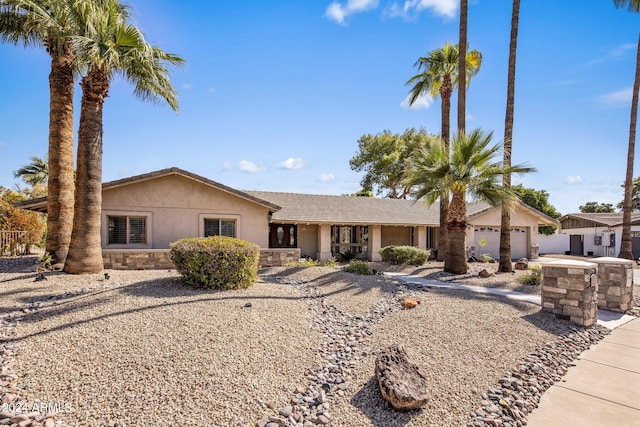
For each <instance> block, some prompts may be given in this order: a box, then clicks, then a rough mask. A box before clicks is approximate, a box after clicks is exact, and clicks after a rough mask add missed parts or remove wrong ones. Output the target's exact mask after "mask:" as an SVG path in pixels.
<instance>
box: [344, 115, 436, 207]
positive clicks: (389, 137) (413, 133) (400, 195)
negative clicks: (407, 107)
mask: <svg viewBox="0 0 640 427" xmlns="http://www.w3.org/2000/svg"><path fill="white" fill-rule="evenodd" d="M437 139H438V137H437V136H435V135H430V134H428V133H427V131H426V130H425V129H420V130H416V129H414V128H411V129H407V130H405V131H404V133H403V134H397V133H391V131H389V130H385V131H383V132H382V133H379V134H377V135H371V134H367V135H363V136H362V137H361V138H360V139H359V140H358V153H357V154H356V155H355V156H353V157H352V158H351V160H349V166H350V167H351V169H352V170H354V171H356V172H363V171H364V172H365V175H364V177H363V178H362V181H360V185H362V190H361V191H365V192H366V191H370V192H372V191H374V190H375V192H376V193H377V194H380V195H382V196H383V197H387V198H391V199H406V198H407V197H409V196H410V195H411V191H412V188H411V186H408V185H406V184H405V183H404V182H403V179H404V172H405V164H406V161H407V159H408V158H409V157H411V155H412V154H413V153H414V152H415V151H417V150H418V149H420V148H424V147H426V146H427V145H428V144H429V143H430V142H431V141H434V140H437Z"/></svg>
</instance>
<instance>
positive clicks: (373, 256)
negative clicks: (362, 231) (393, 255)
mask: <svg viewBox="0 0 640 427" xmlns="http://www.w3.org/2000/svg"><path fill="white" fill-rule="evenodd" d="M381 248H382V226H380V225H370V226H369V245H368V247H367V251H368V252H369V261H382V256H380V252H379V251H380V249H381Z"/></svg>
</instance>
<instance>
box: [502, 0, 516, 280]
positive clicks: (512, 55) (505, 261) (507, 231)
mask: <svg viewBox="0 0 640 427" xmlns="http://www.w3.org/2000/svg"><path fill="white" fill-rule="evenodd" d="M519 18H520V0H513V8H512V11H511V41H510V42H509V72H508V75H507V112H506V114H505V117H504V149H503V155H504V156H503V158H504V160H503V163H504V165H505V167H509V166H511V152H512V140H513V104H514V102H515V90H516V48H517V45H518V22H519V20H520V19H519ZM502 185H504V186H505V187H508V188H511V175H510V174H505V175H504V176H503V179H502ZM512 269H513V267H512V265H511V209H509V207H508V206H506V205H505V206H502V214H501V223H500V263H499V265H498V271H504V272H507V271H512Z"/></svg>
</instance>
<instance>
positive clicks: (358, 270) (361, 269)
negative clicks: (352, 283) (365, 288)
mask: <svg viewBox="0 0 640 427" xmlns="http://www.w3.org/2000/svg"><path fill="white" fill-rule="evenodd" d="M343 270H344V271H346V272H347V273H354V274H362V275H370V274H373V272H372V271H371V269H370V268H369V263H368V262H365V261H360V260H357V259H356V260H353V261H351V262H350V263H349V264H347V265H345V266H344V268H343Z"/></svg>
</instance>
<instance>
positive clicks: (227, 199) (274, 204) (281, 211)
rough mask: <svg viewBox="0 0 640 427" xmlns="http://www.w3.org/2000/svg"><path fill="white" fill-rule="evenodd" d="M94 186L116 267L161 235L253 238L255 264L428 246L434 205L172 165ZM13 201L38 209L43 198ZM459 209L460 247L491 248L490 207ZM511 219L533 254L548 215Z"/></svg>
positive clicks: (520, 247)
mask: <svg viewBox="0 0 640 427" xmlns="http://www.w3.org/2000/svg"><path fill="white" fill-rule="evenodd" d="M102 189H103V190H102V247H103V253H104V254H105V266H107V265H108V266H114V265H116V264H117V265H119V266H120V267H125V268H126V267H127V263H126V257H127V256H132V255H127V254H136V256H138V257H140V256H144V254H145V253H147V254H149V253H157V252H161V253H162V254H164V255H162V256H164V257H165V258H163V259H165V261H166V252H167V249H168V248H169V244H170V243H171V242H174V241H176V240H178V239H180V238H183V237H205V236H210V235H226V236H232V237H238V238H240V239H244V240H248V241H251V242H254V243H256V244H257V245H258V246H260V248H261V249H262V252H263V255H264V256H261V262H262V264H263V265H265V264H273V263H275V264H277V263H281V262H284V261H288V260H291V259H292V258H295V259H297V258H299V257H300V256H309V257H311V258H315V259H318V260H321V261H324V260H327V259H329V258H331V257H332V256H335V255H337V254H339V253H345V252H353V253H355V254H357V256H359V257H361V258H363V259H368V260H374V261H376V260H379V259H380V255H379V253H378V250H379V249H380V248H382V247H384V246H388V245H412V246H417V247H420V248H423V249H432V250H437V249H438V248H437V242H438V224H439V218H438V215H439V208H438V206H437V205H433V206H431V207H427V206H426V205H425V204H424V203H422V202H415V201H410V200H397V199H376V198H368V197H349V196H328V195H314V194H293V193H275V192H266V191H239V190H236V189H233V188H230V187H227V186H225V185H222V184H220V183H217V182H215V181H212V180H209V179H207V178H204V177H201V176H199V175H196V174H193V173H190V172H187V171H185V170H182V169H178V168H170V169H163V170H160V171H156V172H151V173H147V174H143V175H138V176H134V177H131V178H126V179H120V180H117V181H111V182H107V183H104V184H103V186H102ZM17 206H19V207H22V208H24V209H31V210H39V211H46V198H41V199H34V200H29V201H25V202H20V203H19V204H17ZM468 214H469V226H468V232H467V241H468V242H469V250H468V252H469V255H476V256H478V255H481V254H484V253H488V254H490V255H491V256H492V257H493V258H498V248H499V240H500V231H499V230H500V209H499V208H492V207H490V206H488V205H487V204H484V203H472V204H469V205H468ZM511 224H512V233H511V236H512V239H511V242H512V243H511V245H512V255H513V258H523V257H526V258H535V257H537V256H538V249H537V248H538V226H540V225H556V224H557V223H556V222H555V221H554V220H553V219H552V218H550V217H548V216H546V215H544V214H543V213H541V212H539V211H537V210H535V209H533V208H530V207H528V206H527V205H525V204H522V203H520V204H518V205H516V207H515V208H514V211H513V213H512V215H511ZM482 239H484V240H485V241H486V245H485V246H484V247H480V245H479V242H480V241H481V240H482ZM114 254H115V255H114ZM282 254H286V255H282ZM154 256H155V255H154ZM158 256H159V255H158ZM114 257H118V258H117V259H118V260H117V261H114V259H115V258H114ZM123 260H124V261H123ZM136 265H140V264H136Z"/></svg>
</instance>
